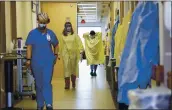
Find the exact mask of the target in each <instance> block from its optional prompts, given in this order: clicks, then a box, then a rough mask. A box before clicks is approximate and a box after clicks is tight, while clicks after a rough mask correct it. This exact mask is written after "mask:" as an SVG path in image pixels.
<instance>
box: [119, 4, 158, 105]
mask: <svg viewBox="0 0 172 110" xmlns="http://www.w3.org/2000/svg"><path fill="white" fill-rule="evenodd" d="M158 13H159V12H158V3H157V2H153V1H152V2H151V1H150V2H139V3H138V5H137V7H136V9H135V11H134V13H133V15H132V19H131V23H130V27H129V31H128V35H127V40H126V44H125V47H124V51H123V54H122V58H121V63H120V68H119V72H118V89H119V91H118V102H119V103H125V104H127V105H129V100H128V91H129V90H131V89H136V88H138V86H140V88H142V89H145V88H146V86H147V84H149V82H150V79H151V69H152V65H153V64H158V62H159V56H158V54H159V49H158V46H159V17H158Z"/></svg>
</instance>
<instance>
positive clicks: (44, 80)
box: [26, 13, 59, 110]
mask: <svg viewBox="0 0 172 110" xmlns="http://www.w3.org/2000/svg"><path fill="white" fill-rule="evenodd" d="M37 22H38V27H37V28H36V29H33V30H32V31H30V32H29V35H28V37H27V40H26V45H27V63H26V64H27V66H28V67H29V66H30V67H31V70H32V72H33V76H34V78H35V83H36V100H37V109H38V110H43V108H44V103H45V104H46V108H47V110H52V109H53V107H52V104H53V99H52V85H51V80H52V75H53V67H54V64H55V63H56V59H57V58H58V44H59V42H58V39H57V37H56V35H55V33H54V32H53V31H52V30H50V29H47V28H46V25H47V24H48V23H49V22H50V19H49V17H48V15H47V14H46V13H39V14H38V15H37ZM52 46H53V47H54V51H53V50H52Z"/></svg>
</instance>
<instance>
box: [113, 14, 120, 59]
mask: <svg viewBox="0 0 172 110" xmlns="http://www.w3.org/2000/svg"><path fill="white" fill-rule="evenodd" d="M118 24H119V15H117V16H116V20H115V25H114V27H113V29H112V36H111V58H114V48H115V41H114V37H115V34H116V31H117V29H118Z"/></svg>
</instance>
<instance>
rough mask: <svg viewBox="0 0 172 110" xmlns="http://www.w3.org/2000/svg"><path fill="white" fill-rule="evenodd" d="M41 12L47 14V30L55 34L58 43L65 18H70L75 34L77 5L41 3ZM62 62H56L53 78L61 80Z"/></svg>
mask: <svg viewBox="0 0 172 110" xmlns="http://www.w3.org/2000/svg"><path fill="white" fill-rule="evenodd" d="M41 11H42V12H46V13H48V15H49V17H50V23H49V24H48V28H50V29H51V30H53V31H54V32H55V34H56V36H57V38H58V39H59V41H60V43H62V42H61V35H62V31H63V29H64V23H65V20H66V17H70V21H71V23H72V26H73V28H74V31H75V33H77V19H76V17H77V3H74V2H73V3H60V2H41ZM59 46H60V45H59ZM62 60H63V59H62V58H60V60H58V61H57V63H56V65H55V67H54V77H53V78H63V73H64V70H63V62H62Z"/></svg>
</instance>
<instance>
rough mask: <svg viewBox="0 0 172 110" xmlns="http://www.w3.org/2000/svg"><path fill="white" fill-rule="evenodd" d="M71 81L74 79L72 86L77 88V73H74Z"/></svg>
mask: <svg viewBox="0 0 172 110" xmlns="http://www.w3.org/2000/svg"><path fill="white" fill-rule="evenodd" d="M71 81H72V87H73V88H75V86H76V75H74V74H72V75H71Z"/></svg>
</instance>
